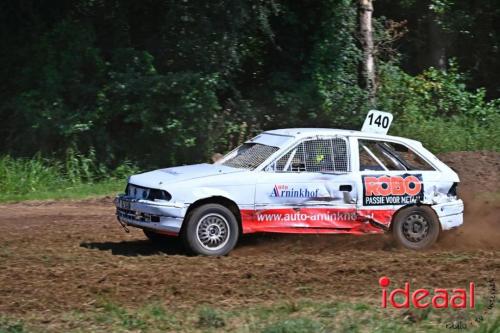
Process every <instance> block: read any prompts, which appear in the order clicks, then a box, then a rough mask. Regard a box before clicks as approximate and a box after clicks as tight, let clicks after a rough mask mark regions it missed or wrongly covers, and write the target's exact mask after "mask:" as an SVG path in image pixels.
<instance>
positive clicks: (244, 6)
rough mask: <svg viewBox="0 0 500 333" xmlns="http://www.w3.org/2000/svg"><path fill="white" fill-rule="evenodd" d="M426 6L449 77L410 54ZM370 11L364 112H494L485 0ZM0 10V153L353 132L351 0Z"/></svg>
mask: <svg viewBox="0 0 500 333" xmlns="http://www.w3.org/2000/svg"><path fill="white" fill-rule="evenodd" d="M430 13H434V14H433V15H434V16H432V17H433V18H434V19H436V20H439V22H438V23H439V24H440V25H441V27H442V29H443V31H444V33H445V34H447V35H448V36H452V38H450V42H449V44H448V45H446V49H447V51H448V53H447V54H448V55H449V57H450V59H451V58H452V57H454V58H455V59H456V60H455V62H453V65H452V66H451V67H450V68H449V69H448V71H439V70H426V65H425V64H424V62H422V61H416V60H418V59H420V58H421V57H422V56H423V53H425V50H426V48H425V47H424V48H423V47H422V44H426V43H427V39H426V38H425V37H422V36H425V34H426V32H425V31H426V28H425V24H424V23H423V22H424V21H425V20H428V17H430V15H431V14H430ZM375 14H376V16H377V21H376V26H375V28H376V38H377V40H376V43H378V44H377V45H384V48H382V47H380V50H379V51H380V52H379V53H378V54H377V61H378V62H379V64H380V66H378V67H379V72H380V73H379V75H380V84H379V86H380V98H379V100H380V102H379V105H377V107H379V108H383V109H385V110H388V111H391V112H395V113H399V114H400V115H401V117H403V116H404V117H406V118H408V117H413V118H414V119H420V120H422V121H424V120H425V121H431V120H430V119H436V118H439V117H441V118H443V117H453V116H457V117H458V116H459V117H471V119H474V121H476V122H477V124H478V126H479V128H482V127H481V126H483V123H484V120H482V119H486V118H487V119H491V117H493V116H492V115H494V114H498V105H499V103H498V102H496V101H492V102H488V101H487V98H489V99H491V98H493V97H497V96H499V94H500V92H499V91H498V85H497V82H498V81H497V80H496V76H495V75H494V74H495V73H496V72H498V71H496V72H495V69H497V68H498V66H500V62H499V61H498V59H499V57H498V52H499V51H498V49H499V46H500V35H499V31H498V29H497V30H495V29H494V28H492V26H491V25H490V23H492V22H494V21H495V20H496V19H498V17H499V16H500V12H499V11H498V8H496V6H495V2H494V1H489V0H488V1H485V2H484V6H483V7H481V8H480V7H478V5H477V4H475V3H473V2H467V1H454V2H452V1H449V0H442V1H437V0H432V1H427V2H426V1H423V2H421V1H413V0H399V1H395V2H394V1H386V0H379V1H377V2H376V3H375ZM458 16H460V17H462V18H463V19H461V20H457V19H456V17H458ZM0 18H1V21H0V25H1V26H2V29H0V40H1V41H2V44H3V45H2V48H1V49H0V60H1V62H2V66H1V67H0V74H1V76H2V78H3V82H2V86H1V87H2V89H0V97H1V99H0V117H1V119H2V123H1V124H0V137H1V138H2V140H1V141H0V152H1V153H3V154H11V155H13V156H33V155H34V154H36V153H37V152H40V153H41V154H42V155H44V156H46V155H50V156H52V155H55V157H60V158H61V159H64V157H65V154H67V151H68V149H76V150H79V151H82V152H84V153H89V152H90V151H92V154H94V155H95V158H96V159H97V160H99V161H102V163H104V164H106V165H108V166H116V165H117V164H119V163H120V162H121V161H123V160H126V159H128V160H133V161H141V162H142V164H144V166H158V165H173V164H182V163H188V162H194V161H202V160H204V159H206V158H207V157H208V156H210V154H211V153H213V152H214V151H225V150H228V149H230V148H232V147H234V146H235V145H236V144H238V143H239V142H241V141H242V140H244V139H245V138H247V137H248V136H251V135H253V134H255V133H257V132H259V131H260V130H263V129H269V128H280V127H292V126H297V127H298V126H302V127H304V126H323V127H341V128H357V127H359V125H360V123H361V120H362V118H363V117H364V114H365V113H366V111H367V108H368V102H367V94H366V93H365V91H364V90H363V89H361V88H360V87H359V86H358V75H359V68H358V66H359V61H360V58H361V53H360V48H359V36H358V33H357V31H358V29H357V7H356V2H355V1H350V0H324V1H316V2H305V1H303V2H302V1H301V2H299V1H292V0H272V1H263V0H235V1H227V0H214V1H209V2H207V1H205V2H200V1H194V0H183V1H173V0H163V1H159V0H147V1H132V0H74V1H63V0H56V1H50V2H47V1H34V0H25V1H7V2H3V3H2V4H0ZM391 20H393V21H391ZM402 20H406V22H407V25H406V27H407V30H408V33H407V34H406V35H404V36H402V38H401V36H399V37H398V38H400V39H399V41H395V40H396V39H394V38H393V37H394V34H393V33H391V31H392V30H391V29H392V28H391V27H394V24H393V25H392V26H391V25H390V23H391V22H393V23H394V22H395V21H402ZM400 26H401V25H400ZM387 45H389V47H385V46H387ZM464 46H465V47H464ZM398 48H399V50H400V52H398V51H396V50H397V49H398ZM459 68H461V69H462V68H463V69H466V70H467V72H468V73H469V77H467V76H464V75H463V74H460V71H459ZM422 71H423V72H422ZM407 73H409V74H407ZM419 73H421V74H419ZM466 83H467V84H469V86H470V87H472V88H473V89H477V88H478V87H481V86H485V87H486V88H487V89H486V90H484V89H479V90H477V91H476V90H468V89H467V88H466ZM443 119H445V118H443ZM495 119H496V118H495ZM415 135H416V134H415Z"/></svg>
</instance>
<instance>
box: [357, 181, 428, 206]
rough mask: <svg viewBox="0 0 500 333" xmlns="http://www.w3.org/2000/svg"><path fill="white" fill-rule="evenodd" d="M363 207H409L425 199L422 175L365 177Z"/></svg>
mask: <svg viewBox="0 0 500 333" xmlns="http://www.w3.org/2000/svg"><path fill="white" fill-rule="evenodd" d="M362 181H363V205H365V206H383V205H407V204H413V203H417V202H418V201H420V200H423V198H424V184H423V182H422V175H421V174H414V175H410V174H404V175H398V176H387V175H363V176H362Z"/></svg>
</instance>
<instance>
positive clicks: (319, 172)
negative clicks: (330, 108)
mask: <svg viewBox="0 0 500 333" xmlns="http://www.w3.org/2000/svg"><path fill="white" fill-rule="evenodd" d="M349 151H350V148H349V141H348V139H347V138H345V137H340V136H336V137H313V138H307V139H304V140H302V141H300V142H298V143H296V144H295V145H294V146H293V147H292V148H290V149H289V150H287V151H284V152H283V154H282V155H280V156H279V157H278V158H277V159H276V160H275V161H274V162H273V163H271V164H270V165H269V166H268V167H267V168H266V169H264V170H263V171H261V172H259V173H258V175H257V179H256V191H255V210H256V211H255V218H254V225H253V227H254V230H258V231H279V232H304V233H314V232H333V231H335V230H337V231H338V230H347V229H351V228H353V227H354V226H353V225H355V224H356V223H357V220H356V198H357V197H358V195H357V193H356V179H355V177H354V176H353V174H352V173H351V172H350V165H351V162H350V154H349Z"/></svg>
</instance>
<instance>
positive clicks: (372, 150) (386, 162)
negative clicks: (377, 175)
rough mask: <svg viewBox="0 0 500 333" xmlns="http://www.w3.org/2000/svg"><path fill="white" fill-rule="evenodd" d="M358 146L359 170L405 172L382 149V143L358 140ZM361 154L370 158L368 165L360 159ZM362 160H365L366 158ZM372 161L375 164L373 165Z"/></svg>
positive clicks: (402, 167)
mask: <svg viewBox="0 0 500 333" xmlns="http://www.w3.org/2000/svg"><path fill="white" fill-rule="evenodd" d="M358 144H359V154H360V159H359V166H360V170H406V167H405V166H404V164H403V163H401V161H399V160H398V159H397V158H396V157H394V156H393V155H392V154H391V153H390V152H389V151H388V150H387V148H385V147H384V142H382V141H374V140H359V141H358ZM362 154H363V155H367V156H370V158H371V159H370V160H368V163H369V164H364V163H365V161H363V160H362V159H361V155H362ZM364 159H365V160H366V157H365V158H364ZM374 161H375V163H373V162H374Z"/></svg>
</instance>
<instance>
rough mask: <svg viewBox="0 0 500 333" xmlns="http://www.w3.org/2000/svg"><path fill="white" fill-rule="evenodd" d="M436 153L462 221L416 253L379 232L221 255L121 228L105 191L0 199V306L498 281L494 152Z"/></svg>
mask: <svg viewBox="0 0 500 333" xmlns="http://www.w3.org/2000/svg"><path fill="white" fill-rule="evenodd" d="M443 160H446V161H447V162H448V163H450V164H451V165H454V166H455V168H456V169H457V170H458V172H459V173H461V176H462V179H463V180H464V184H462V185H461V190H462V192H463V195H464V199H465V201H466V216H465V221H466V222H465V225H464V226H463V227H462V228H461V229H459V230H456V231H451V232H449V233H447V234H445V235H444V236H443V237H442V239H441V240H440V242H439V243H438V244H437V245H436V246H435V247H434V248H433V249H431V250H429V251H425V252H418V253H417V252H411V251H407V250H400V249H396V248H394V247H393V245H392V242H391V241H390V239H389V237H388V236H375V235H374V236H337V235H332V236H325V235H323V236H315V235H304V236H286V235H260V236H258V235H257V236H255V235H254V236H247V237H244V238H243V239H242V240H241V242H240V244H239V245H238V247H237V248H236V249H235V250H234V251H233V252H232V253H231V254H230V255H229V256H227V257H223V258H206V257H189V256H186V255H185V254H184V252H183V251H182V249H181V246H180V243H179V241H176V240H172V241H171V242H170V243H169V244H166V245H165V247H162V248H159V247H155V246H153V245H152V244H151V243H150V242H149V241H147V240H146V239H145V237H144V236H143V234H142V232H141V231H140V230H136V229H133V230H131V233H129V234H127V233H125V232H124V231H123V229H122V228H121V227H120V226H119V225H118V223H117V222H116V221H115V218H114V209H113V205H112V201H111V198H104V199H94V200H85V201H45V202H25V203H16V204H5V205H0V209H1V211H2V216H1V217H0V314H2V313H4V314H18V315H20V314H38V315H40V314H41V313H46V314H47V315H57V314H58V313H61V312H64V311H67V310H70V309H81V310H86V309H92V308H93V307H95V304H96V302H97V303H98V302H100V301H102V300H103V299H104V300H108V301H112V302H118V303H120V304H124V305H128V306H131V307H133V306H137V304H141V303H143V302H147V301H161V302H164V303H165V304H166V305H167V306H169V307H191V306H193V305H195V304H200V303H210V304H214V305H216V306H218V307H233V306H241V305H244V304H257V303H259V304H262V303H271V302H273V301H276V300H293V299H296V298H301V297H307V298H316V299H326V300H327V299H332V298H339V297H340V298H343V297H345V298H353V297H363V298H364V299H374V300H375V301H376V302H378V299H379V297H380V296H379V294H380V288H379V287H378V279H379V278H380V277H381V276H383V275H386V276H389V277H390V278H391V279H392V280H393V281H394V285H395V286H401V285H402V284H403V282H404V281H411V282H412V283H413V284H415V285H416V286H425V287H433V288H436V287H442V288H443V287H444V288H451V287H465V286H467V285H468V282H469V281H476V282H478V283H482V281H484V279H486V278H495V279H496V280H497V281H500V279H499V278H500V275H499V272H500V258H499V254H500V225H499V221H500V218H499V216H500V196H499V195H498V194H497V195H496V197H495V196H490V195H488V194H481V193H478V191H477V190H478V189H483V188H486V189H488V190H492V191H497V192H498V187H497V186H498V185H497V184H498V182H496V181H495V179H497V177H498V166H499V161H500V154H494V153H453V154H445V155H443ZM464 172H465V173H464ZM477 177H481V180H477ZM469 186H470V188H471V189H474V192H472V190H470V192H469ZM479 289H481V288H479Z"/></svg>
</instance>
